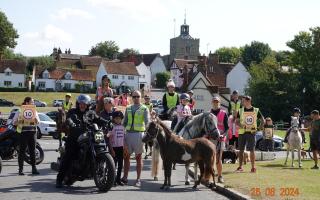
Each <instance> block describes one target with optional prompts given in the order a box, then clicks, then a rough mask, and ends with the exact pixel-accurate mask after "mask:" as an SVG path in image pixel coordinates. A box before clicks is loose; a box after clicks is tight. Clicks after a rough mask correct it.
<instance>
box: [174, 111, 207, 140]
mask: <svg viewBox="0 0 320 200" xmlns="http://www.w3.org/2000/svg"><path fill="white" fill-rule="evenodd" d="M209 114H210V113H209V112H204V113H200V114H198V115H196V116H194V117H193V118H192V119H191V120H190V121H189V122H188V123H187V124H186V125H185V126H184V127H183V128H182V129H181V131H180V132H179V133H178V134H179V135H180V136H182V137H183V138H184V139H192V138H197V137H201V136H202V135H203V131H201V130H203V125H204V123H205V117H207V116H209Z"/></svg>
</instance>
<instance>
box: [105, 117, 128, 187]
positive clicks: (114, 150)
mask: <svg viewBox="0 0 320 200" xmlns="http://www.w3.org/2000/svg"><path fill="white" fill-rule="evenodd" d="M112 119H113V123H114V124H113V125H114V126H113V129H112V131H111V132H110V133H109V134H108V136H109V138H110V140H109V141H110V144H109V145H110V146H111V148H110V152H111V155H112V157H113V159H114V163H115V166H117V165H118V169H117V177H116V182H115V183H114V185H115V186H116V185H121V186H123V185H124V184H123V183H122V182H121V179H120V178H121V172H122V167H123V146H124V135H125V127H124V126H123V125H122V124H121V122H122V119H123V113H122V112H121V111H115V112H114V113H113V114H112Z"/></svg>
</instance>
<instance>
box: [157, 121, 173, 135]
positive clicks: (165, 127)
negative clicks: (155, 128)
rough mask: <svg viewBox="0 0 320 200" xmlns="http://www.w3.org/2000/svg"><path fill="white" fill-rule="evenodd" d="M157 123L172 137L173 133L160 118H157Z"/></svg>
mask: <svg viewBox="0 0 320 200" xmlns="http://www.w3.org/2000/svg"><path fill="white" fill-rule="evenodd" d="M155 123H156V124H159V125H160V127H161V128H162V129H163V131H164V132H165V133H166V134H170V135H172V131H171V130H170V129H169V128H168V127H167V125H165V124H164V123H163V122H162V121H161V120H160V119H159V118H157V121H156V122H155Z"/></svg>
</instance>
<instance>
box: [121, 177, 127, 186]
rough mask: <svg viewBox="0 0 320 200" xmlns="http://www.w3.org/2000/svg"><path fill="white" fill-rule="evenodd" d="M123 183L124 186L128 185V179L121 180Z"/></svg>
mask: <svg viewBox="0 0 320 200" xmlns="http://www.w3.org/2000/svg"><path fill="white" fill-rule="evenodd" d="M121 182H122V183H123V184H124V185H128V179H126V178H124V177H122V178H121Z"/></svg>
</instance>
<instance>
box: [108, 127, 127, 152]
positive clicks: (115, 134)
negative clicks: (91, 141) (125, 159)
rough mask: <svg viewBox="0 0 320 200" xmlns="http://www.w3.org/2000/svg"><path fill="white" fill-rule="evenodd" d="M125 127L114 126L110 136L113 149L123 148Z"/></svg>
mask: <svg viewBox="0 0 320 200" xmlns="http://www.w3.org/2000/svg"><path fill="white" fill-rule="evenodd" d="M125 130H126V129H125V127H124V126H123V125H114V126H113V129H112V131H111V134H110V142H111V146H112V147H123V145H124V134H125Z"/></svg>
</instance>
